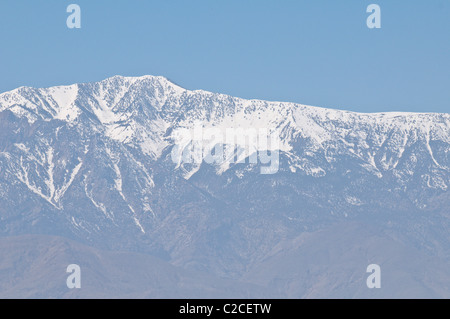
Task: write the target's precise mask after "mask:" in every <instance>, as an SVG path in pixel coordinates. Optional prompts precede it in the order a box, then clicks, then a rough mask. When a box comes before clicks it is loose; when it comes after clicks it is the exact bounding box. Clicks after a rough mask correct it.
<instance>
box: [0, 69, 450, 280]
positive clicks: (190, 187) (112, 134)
mask: <svg viewBox="0 0 450 319" xmlns="http://www.w3.org/2000/svg"><path fill="white" fill-rule="evenodd" d="M199 128H201V129H203V130H208V129H210V130H215V132H218V133H219V134H217V135H218V136H216V137H215V139H214V140H213V141H212V142H211V141H210V140H208V143H206V148H207V149H206V152H202V153H201V154H200V161H199V162H193V163H189V162H183V161H181V160H180V159H181V158H177V157H176V156H175V158H174V156H173V155H174V154H175V155H177V154H182V152H183V151H185V150H189V149H191V148H192V147H194V146H195V145H196V143H198V142H199V140H200V141H201V140H202V139H203V137H201V138H200V139H199V138H198V136H196V135H195V134H192V133H194V132H195V131H196V129H199ZM228 129H235V130H236V131H238V130H239V129H240V130H241V131H240V132H242V130H244V132H245V130H251V129H253V130H257V131H258V130H260V131H263V132H267V134H268V135H269V136H270V137H271V138H272V137H273V138H274V140H275V141H276V142H277V143H272V141H271V142H270V143H266V144H264V143H257V144H254V145H253V146H252V148H251V149H250V150H249V152H247V153H246V152H242V149H243V148H245V147H247V141H246V140H245V139H239V136H236V139H234V140H233V142H234V144H232V147H231V148H227V150H230V153H231V154H232V155H233V158H232V157H227V158H226V160H225V161H224V162H223V163H210V162H208V157H207V156H208V153H211V150H212V149H213V148H214V147H215V145H220V144H226V145H228V146H229V144H230V140H228V139H227V137H226V131H227V130H228ZM238 132H239V131H238ZM238 135H239V134H238ZM240 137H242V136H240ZM177 147H178V148H179V150H180V151H181V153H177V152H174V149H176V148H177ZM267 150H269V151H271V152H267V154H268V153H271V154H272V153H276V154H277V155H278V156H279V161H278V162H277V171H276V172H272V173H274V174H267V175H265V174H261V172H262V170H261V168H262V167H263V166H264V163H262V161H259V162H256V163H251V162H250V158H251V157H252V155H253V154H259V153H264V152H265V151H267ZM239 161H241V162H239ZM449 186H450V114H433V113H422V114H419V113H376V114H363V113H355V112H348V111H340V110H331V109H325V108H319V107H312V106H306V105H300V104H294V103H285V102H268V101H261V100H245V99H241V98H236V97H231V96H228V95H224V94H217V93H211V92H206V91H202V90H195V91H190V90H186V89H183V88H181V87H179V86H178V85H176V84H174V83H171V82H170V81H169V80H167V79H165V78H163V77H155V76H143V77H122V76H115V77H112V78H109V79H106V80H103V81H100V82H96V83H84V84H74V85H70V86H58V87H53V88H46V89H35V88H27V87H22V88H18V89H16V90H13V91H10V92H6V93H3V94H0V234H2V235H22V234H28V233H33V234H35V233H38V234H50V235H57V236H64V237H67V238H71V239H76V240H78V241H81V242H83V243H88V244H90V245H93V246H96V247H98V248H102V249H104V248H108V249H124V250H129V251H139V252H145V253H151V254H154V255H157V256H158V257H160V258H162V259H164V260H168V261H170V263H172V264H174V265H177V266H182V267H185V268H189V269H194V270H200V271H209V272H211V273H213V274H215V275H220V276H227V277H233V278H240V276H242V275H243V274H245V273H246V272H247V271H248V270H249V269H251V268H252V267H256V268H258V267H257V266H258V264H259V263H261V262H262V261H264V260H265V258H267V256H269V255H270V253H271V252H272V251H273V249H275V247H277V245H279V244H280V243H286V242H288V243H289V242H290V241H291V240H294V239H295V238H298V237H299V236H301V234H302V233H304V232H312V233H313V232H315V231H317V230H320V229H323V228H324V227H328V226H330V225H332V224H333V223H336V222H340V223H346V222H347V221H350V220H352V221H356V222H358V223H361V224H364V223H367V224H376V225H377V227H379V229H388V230H389V232H390V234H391V235H392V237H393V238H394V239H395V240H396V241H399V242H402V243H405V245H406V246H408V247H409V246H413V247H414V249H418V250H420V251H421V252H424V253H426V254H434V255H435V256H437V257H439V258H440V259H442V260H446V261H448V260H450V254H449V252H450V249H449V247H450V239H449V237H448V229H449V227H450V216H449V209H448V207H449V205H450V195H449V192H448V189H449ZM362 233H363V234H364V232H362ZM360 235H361V234H360ZM349 238H352V236H350V235H349ZM379 248H380V247H379ZM354 251H355V252H357V251H358V249H355V250H354ZM380 251H381V252H382V251H384V249H383V247H381V248H380ZM288 255H289V254H288ZM281 256H284V253H283V254H281ZM296 258H297V256H295V258H294V257H293V260H297V259H296ZM386 258H387V257H386ZM356 259H357V260H360V259H358V258H356ZM356 259H355V260H356ZM365 266H367V265H362V266H361V265H356V266H355V267H356V268H355V269H359V267H365ZM266 271H268V272H271V269H269V270H267V269H265V268H264V269H263V270H261V272H266ZM274 278H276V271H275V275H274Z"/></svg>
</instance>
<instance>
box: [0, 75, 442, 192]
mask: <svg viewBox="0 0 450 319" xmlns="http://www.w3.org/2000/svg"><path fill="white" fill-rule="evenodd" d="M7 109H8V110H10V111H12V112H14V113H15V114H16V115H17V116H20V117H25V118H26V119H27V120H28V121H29V122H31V123H32V122H34V121H35V120H36V119H37V118H41V119H44V120H51V119H60V120H64V121H66V122H68V123H73V124H76V123H78V121H79V117H80V115H81V114H83V113H84V114H85V115H88V116H90V118H91V120H92V121H94V120H95V122H98V124H99V125H96V129H98V130H103V131H104V134H105V135H106V136H108V137H109V138H112V139H114V140H117V141H119V142H121V143H124V144H133V145H135V146H138V147H140V149H141V150H142V151H143V152H144V153H145V154H147V155H149V156H151V157H153V158H154V159H157V158H158V157H159V156H161V154H162V151H163V150H164V149H165V148H166V147H167V146H169V144H170V139H168V138H167V134H168V132H171V133H170V136H169V137H172V142H175V143H182V144H184V145H181V146H182V147H188V146H189V145H190V144H192V143H193V138H192V136H191V137H189V138H188V139H186V136H185V135H186V134H183V132H186V130H193V129H194V128H195V127H198V126H200V127H203V128H204V129H208V128H214V129H216V130H217V129H218V130H220V131H221V132H223V134H222V135H221V136H222V137H224V136H225V130H226V129H227V128H236V129H237V128H254V129H259V128H261V129H262V128H265V129H268V131H269V134H270V135H275V136H276V137H277V138H278V139H279V141H280V143H278V145H277V146H278V147H277V148H278V149H279V150H281V151H284V152H286V153H289V154H291V156H292V161H293V162H294V164H293V165H292V166H291V168H292V170H293V171H295V170H296V169H300V170H303V171H305V172H307V173H308V174H311V175H314V173H315V172H316V173H318V172H320V174H318V175H319V176H320V175H322V174H326V171H327V168H326V167H313V168H311V169H307V168H306V167H307V166H308V165H306V164H301V163H302V162H305V158H304V157H303V156H299V155H298V154H295V151H294V150H293V147H292V144H293V143H294V142H295V141H296V140H298V139H302V140H305V139H306V140H308V146H307V151H306V152H305V154H306V155H307V154H308V153H314V152H317V151H323V152H324V156H325V158H326V162H328V163H332V162H333V161H335V156H334V154H336V153H342V152H343V151H344V150H345V152H347V153H348V154H350V155H351V156H352V157H354V158H358V159H360V160H361V162H362V165H364V166H365V167H366V168H367V169H368V170H371V171H373V172H374V174H377V175H379V176H381V175H382V173H383V171H387V170H392V169H395V168H396V167H397V166H398V164H399V162H400V161H401V159H402V157H403V154H404V152H405V149H406V148H408V147H410V146H412V145H414V144H415V143H422V144H423V145H424V146H425V148H426V151H427V153H428V156H429V157H430V158H431V159H432V161H433V164H434V166H435V169H438V170H443V171H446V172H448V171H449V165H448V164H447V163H448V150H449V148H448V144H449V143H450V115H449V114H417V113H377V114H362V113H355V112H348V111H339V110H331V109H324V108H318V107H311V106H305V105H299V104H293V103H282V102H266V101H260V100H244V99H240V98H234V97H231V96H227V95H223V94H215V93H211V92H205V91H202V90H197V91H189V90H185V89H183V88H181V87H179V86H177V85H175V84H173V83H171V82H170V81H168V80H167V79H165V78H163V77H154V76H143V77H121V76H115V77H112V78H109V79H106V80H104V81H101V82H97V83H87V84H75V85H71V86H59V87H54V88H48V89H33V88H25V87H23V88H19V89H16V90H13V91H11V92H7V93H3V94H1V95H0V112H1V111H4V110H7ZM180 136H182V139H181V138H180ZM216 142H217V143H226V140H225V139H224V138H219V139H217V140H216ZM436 143H443V144H447V146H446V147H444V148H443V149H439V150H437V156H435V154H434V153H435V151H433V148H434V145H435V144H436ZM238 146H239V145H238ZM241 146H243V145H241ZM262 150H263V149H255V150H254V151H262ZM223 167H224V166H222V168H223ZM225 167H229V163H228V165H225ZM219 171H220V172H223V171H224V170H223V169H221V170H219ZM438 184H439V183H438ZM436 185H437V184H436ZM439 187H444V188H445V187H448V185H447V183H446V181H442V183H440V186H439Z"/></svg>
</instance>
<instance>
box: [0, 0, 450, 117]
mask: <svg viewBox="0 0 450 319" xmlns="http://www.w3.org/2000/svg"><path fill="white" fill-rule="evenodd" d="M71 3H75V4H78V5H79V6H80V7H81V29H68V28H67V26H66V19H67V17H68V15H69V13H66V8H67V6H68V5H69V4H71ZM371 3H376V4H378V5H380V7H381V23H382V25H381V26H382V27H381V29H369V28H368V27H367V25H366V19H367V17H368V16H369V14H368V13H366V8H367V6H368V5H369V4H371ZM116 74H120V75H127V76H138V75H145V74H151V75H163V76H166V77H168V78H169V79H170V80H172V81H174V82H175V83H177V84H179V85H181V86H183V87H185V88H187V89H205V90H209V91H213V92H221V93H226V94H230V95H234V96H239V97H243V98H259V99H266V100H277V101H291V102H298V103H303V104H309V105H316V106H324V107H331V108H340V109H347V110H354V111H360V112H379V111H412V112H446V113H449V112H450V1H449V0H408V1H407V0H386V1H384V0H371V1H365V0H341V1H339V0H328V1H325V0H308V1H302V0H293V1H288V0H276V1H272V0H271V1H269V0H207V1H206V0H204V1H200V0H178V1H175V0H158V1H150V0H147V1H145V0H140V1H138V0H126V1H125V0H110V1H106V0H95V1H94V0H86V1H85V0H72V1H64V0H45V1H44V0H33V1H31V0H29V1H24V0H1V1H0V92H4V91H8V90H11V89H14V88H16V87H19V86H37V87H47V86H53V85H60V84H72V83H76V82H92V81H99V80H102V79H104V78H106V77H109V76H113V75H116Z"/></svg>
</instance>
